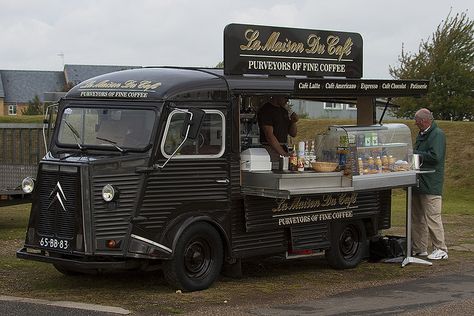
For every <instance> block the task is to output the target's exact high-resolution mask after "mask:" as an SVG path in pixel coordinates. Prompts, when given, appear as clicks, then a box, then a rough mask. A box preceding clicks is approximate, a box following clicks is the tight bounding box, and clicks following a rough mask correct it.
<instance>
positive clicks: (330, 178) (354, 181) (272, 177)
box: [241, 170, 416, 199]
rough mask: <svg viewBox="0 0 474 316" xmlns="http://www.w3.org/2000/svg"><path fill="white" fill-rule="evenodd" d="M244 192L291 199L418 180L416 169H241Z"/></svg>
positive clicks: (413, 182)
mask: <svg viewBox="0 0 474 316" xmlns="http://www.w3.org/2000/svg"><path fill="white" fill-rule="evenodd" d="M241 175H242V186H241V188H242V190H241V191H242V194H244V195H254V196H262V197H270V198H286V199H289V198H290V197H291V196H295V195H305V194H318V193H338V192H350V191H364V190H374V189H390V188H397V187H406V186H412V185H415V184H416V173H415V171H412V170H408V171H399V172H390V173H383V174H370V175H360V176H353V177H351V176H346V175H344V173H343V172H342V171H340V172H314V171H304V172H286V171H242V174H241Z"/></svg>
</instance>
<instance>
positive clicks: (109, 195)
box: [102, 184, 117, 202]
mask: <svg viewBox="0 0 474 316" xmlns="http://www.w3.org/2000/svg"><path fill="white" fill-rule="evenodd" d="M116 193H117V190H116V189H115V188H114V187H113V185H111V184H106V185H104V187H103V188H102V198H103V199H104V201H105V202H110V201H113V199H114V198H115V195H116Z"/></svg>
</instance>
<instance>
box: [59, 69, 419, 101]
mask: <svg viewBox="0 0 474 316" xmlns="http://www.w3.org/2000/svg"><path fill="white" fill-rule="evenodd" d="M305 79H307V78H300V77H285V76H267V75H225V74H224V70H223V69H217V68H185V67H146V68H138V69H131V70H123V71H117V72H112V73H107V74H104V75H101V76H97V77H94V78H91V79H88V80H86V81H84V82H82V83H80V84H78V85H76V86H75V87H73V88H72V89H71V90H70V91H69V92H68V94H67V95H66V98H81V99H82V98H99V99H103V98H125V99H142V100H144V99H145V100H179V99H182V98H186V97H185V96H186V95H187V96H188V97H187V98H188V99H189V98H190V97H189V94H190V93H191V94H192V93H200V99H201V100H202V98H203V96H204V98H205V96H206V95H208V98H209V100H211V99H215V95H213V94H215V92H224V93H225V94H224V93H221V96H222V95H224V96H226V97H224V98H226V99H229V98H230V94H229V93H227V92H230V93H231V94H243V95H264V94H267V95H268V94H272V95H274V94H283V95H287V96H290V97H291V96H293V97H295V96H297V97H300V98H306V99H312V100H322V99H331V100H341V101H346V102H347V101H348V100H355V98H357V97H358V96H362V95H365V94H363V91H359V92H358V93H355V94H352V95H350V94H347V95H344V94H343V95H339V96H338V95H337V94H336V95H332V96H331V95H330V94H328V93H327V92H326V93H309V94H307V93H302V94H299V92H298V91H295V82H298V80H305ZM307 80H313V79H307ZM314 80H332V81H334V82H338V81H341V82H343V81H345V82H347V80H348V79H344V78H343V79H341V78H336V79H314ZM350 80H351V81H350V82H355V83H356V82H358V81H360V80H363V79H354V80H352V79H350ZM384 82H391V83H398V82H402V81H398V80H385V81H384ZM404 82H406V81H404ZM303 92H304V91H303ZM422 93H423V91H420V92H419V93H418V92H417V91H411V92H409V93H405V92H404V93H403V95H404V96H405V95H406V96H409V95H413V96H415V95H419V94H422ZM374 96H375V95H374ZM382 96H384V95H382Z"/></svg>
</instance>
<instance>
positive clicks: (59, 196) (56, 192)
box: [48, 181, 67, 212]
mask: <svg viewBox="0 0 474 316" xmlns="http://www.w3.org/2000/svg"><path fill="white" fill-rule="evenodd" d="M49 198H50V199H51V198H53V199H52V200H51V203H49V206H48V209H49V208H51V206H52V205H53V204H54V202H56V201H58V202H59V204H61V207H62V208H63V211H64V212H67V209H66V205H64V202H65V201H67V199H66V195H65V194H64V191H63V188H62V187H61V183H59V181H58V183H56V186H55V187H54V189H53V191H51V193H50V194H49Z"/></svg>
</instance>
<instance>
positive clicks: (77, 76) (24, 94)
mask: <svg viewBox="0 0 474 316" xmlns="http://www.w3.org/2000/svg"><path fill="white" fill-rule="evenodd" d="M132 68H139V67H138V66H104V65H64V70H63V71H38V70H0V115H13V116H14V115H22V111H23V110H24V109H25V108H26V107H28V104H29V102H32V101H33V100H34V99H35V97H38V99H39V100H40V102H42V103H44V102H55V101H57V100H58V99H59V98H60V97H61V96H62V95H64V93H65V92H67V91H68V90H69V89H70V88H72V87H73V86H75V85H77V84H78V83H80V82H82V81H84V80H86V79H89V78H92V77H95V76H99V75H103V74H106V73H109V72H114V71H119V70H124V69H132Z"/></svg>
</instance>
